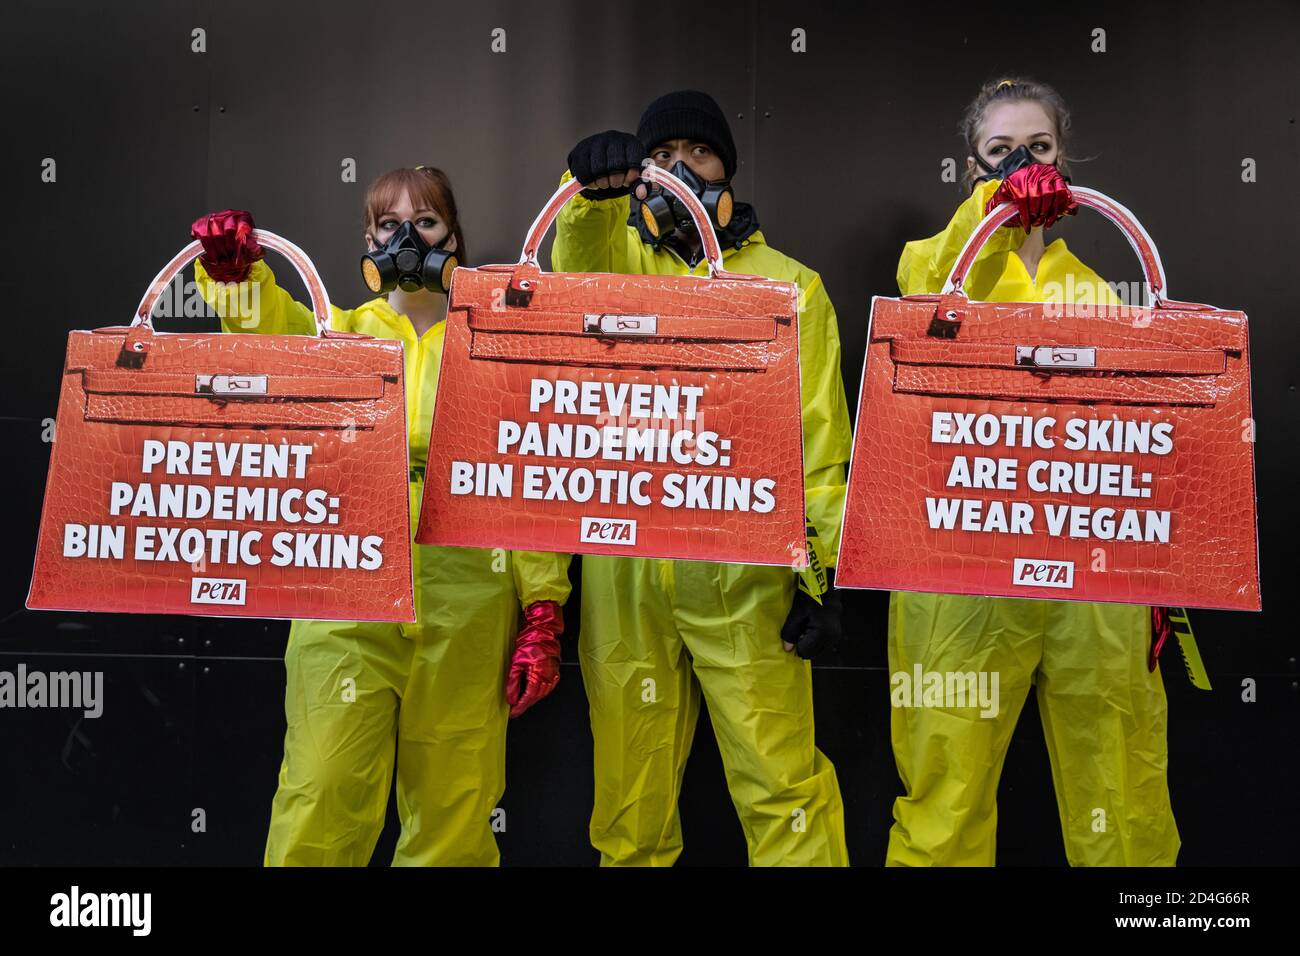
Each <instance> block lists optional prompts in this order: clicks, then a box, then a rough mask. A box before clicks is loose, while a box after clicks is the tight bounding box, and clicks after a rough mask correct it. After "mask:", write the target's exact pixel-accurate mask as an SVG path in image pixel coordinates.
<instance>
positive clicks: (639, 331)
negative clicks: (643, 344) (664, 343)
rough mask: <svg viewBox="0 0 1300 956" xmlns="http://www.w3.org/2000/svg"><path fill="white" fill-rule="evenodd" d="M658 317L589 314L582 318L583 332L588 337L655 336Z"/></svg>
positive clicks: (604, 313)
mask: <svg viewBox="0 0 1300 956" xmlns="http://www.w3.org/2000/svg"><path fill="white" fill-rule="evenodd" d="M658 328H659V317H658V316H657V315H612V314H610V313H607V312H602V313H587V314H586V315H584V316H583V317H582V331H583V332H585V333H586V334H588V335H655V334H657V330H658Z"/></svg>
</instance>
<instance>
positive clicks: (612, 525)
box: [579, 515, 636, 546]
mask: <svg viewBox="0 0 1300 956" xmlns="http://www.w3.org/2000/svg"><path fill="white" fill-rule="evenodd" d="M581 521H582V533H581V535H580V536H579V540H581V541H586V542H588V543H590V544H626V545H629V546H630V545H634V544H636V521H635V520H634V519H632V518H589V517H587V516H586V515H584V516H583V517H582V519H581Z"/></svg>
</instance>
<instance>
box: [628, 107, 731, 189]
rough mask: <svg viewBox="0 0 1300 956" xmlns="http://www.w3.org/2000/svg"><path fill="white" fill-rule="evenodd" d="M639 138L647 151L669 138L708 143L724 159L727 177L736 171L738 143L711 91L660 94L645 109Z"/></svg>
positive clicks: (637, 134)
mask: <svg viewBox="0 0 1300 956" xmlns="http://www.w3.org/2000/svg"><path fill="white" fill-rule="evenodd" d="M636 138H637V139H639V140H641V142H642V143H643V144H644V145H645V148H646V149H647V150H650V149H654V148H655V147H656V146H658V145H659V144H660V143H662V142H664V141H665V140H670V139H693V140H695V141H697V142H700V143H708V144H709V145H710V146H711V147H713V151H714V152H716V153H717V154H718V158H719V159H721V160H722V168H723V170H724V171H725V173H726V176H727V178H728V179H730V178H731V177H732V176H734V175H735V174H736V142H735V140H733V139H732V138H731V127H730V126H729V125H728V123H727V117H726V116H725V115H724V114H723V112H722V108H721V107H720V106H718V104H717V102H716V101H715V100H714V99H713V97H711V96H710V95H709V94H708V93H701V92H699V91H698V90H679V91H678V92H676V93H668V94H666V95H664V96H661V97H659V99H657V100H655V101H654V102H653V103H651V104H650V105H649V106H647V107H646V108H645V112H644V113H642V114H641V122H640V123H638V124H637V128H636Z"/></svg>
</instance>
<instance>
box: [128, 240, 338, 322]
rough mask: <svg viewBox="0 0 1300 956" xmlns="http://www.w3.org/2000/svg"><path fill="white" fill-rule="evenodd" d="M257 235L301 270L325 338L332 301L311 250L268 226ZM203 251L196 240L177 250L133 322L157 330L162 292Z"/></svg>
mask: <svg viewBox="0 0 1300 956" xmlns="http://www.w3.org/2000/svg"><path fill="white" fill-rule="evenodd" d="M253 238H254V239H256V240H257V241H258V242H259V243H260V244H261V245H263V246H265V247H266V248H267V249H273V250H275V251H276V252H278V253H280V254H281V255H282V256H284V257H285V258H286V259H288V260H289V264H290V265H292V266H293V267H294V268H295V269H297V270H298V275H299V276H301V277H302V281H303V284H305V285H306V286H307V294H308V295H309V296H311V310H312V313H313V314H314V315H315V316H316V331H317V333H318V334H320V335H321V336H322V337H323V336H324V335H325V333H326V332H327V331H329V321H330V300H329V296H328V295H327V294H326V292H325V283H324V282H323V281H321V277H320V273H319V272H317V271H316V267H315V266H314V265H312V261H311V260H310V259H308V258H307V253H305V252H303V251H302V250H301V249H299V248H298V247H297V246H295V245H294V244H293V243H292V242H290V241H289V240H288V239H285V238H284V237H283V236H277V235H276V234H275V233H273V232H267V231H266V230H265V229H254V230H253ZM201 252H203V244H202V243H200V242H199V241H198V240H197V239H196V240H194V241H193V242H191V243H190V244H189V245H188V246H186V247H185V248H184V249H182V250H181V251H180V252H178V253H176V255H175V256H173V257H172V261H171V262H169V263H167V265H165V266H163V268H162V271H161V272H159V273H158V275H156V276H155V277H154V280H153V282H151V283H150V284H149V288H148V290H147V291H146V292H145V294H144V298H143V299H141V300H140V306H139V308H137V309H136V310H135V317H134V318H133V319H132V320H131V324H132V325H146V326H148V327H149V329H150V330H152V329H153V318H152V317H151V313H152V312H153V307H154V305H155V303H157V301H158V297H159V296H160V295H162V291H163V289H165V288H167V286H168V285H170V284H171V281H172V279H174V278H176V276H177V275H178V274H179V273H180V271H181V270H182V269H184V268H185V267H186V266H187V265H189V264H190V263H191V262H193V261H194V260H195V258H197V257H198V255H199V254H200V253H201Z"/></svg>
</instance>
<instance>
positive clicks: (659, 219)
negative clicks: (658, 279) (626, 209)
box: [632, 159, 735, 242]
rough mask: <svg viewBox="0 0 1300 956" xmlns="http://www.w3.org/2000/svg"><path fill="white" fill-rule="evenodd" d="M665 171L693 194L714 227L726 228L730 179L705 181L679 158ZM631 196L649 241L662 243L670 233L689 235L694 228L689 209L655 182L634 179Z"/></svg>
mask: <svg viewBox="0 0 1300 956" xmlns="http://www.w3.org/2000/svg"><path fill="white" fill-rule="evenodd" d="M668 171H669V172H670V173H672V174H673V175H674V176H676V177H677V178H678V179H680V180H681V181H682V182H684V183H685V184H686V186H687V188H688V189H690V191H691V192H693V193H695V195H696V197H697V198H698V199H699V200H700V203H701V205H703V206H704V211H705V212H706V213H708V215H709V221H710V222H712V223H713V227H714V229H717V230H724V229H726V228H727V224H728V223H730V222H731V215H732V212H733V211H734V210H735V197H734V196H733V195H732V192H731V180H729V179H719V180H716V181H714V182H705V181H704V180H703V179H701V178H700V177H699V176H697V175H696V174H695V171H694V170H692V169H691V167H689V166H687V165H686V163H684V162H683V161H682V160H680V159H679V160H678V161H677V162H676V163H674V164H673V168H672V169H670V170H668ZM632 195H633V197H634V198H635V199H636V200H637V201H638V202H639V203H640V212H641V226H642V229H643V231H644V233H646V234H647V235H648V236H649V237H650V240H651V241H653V242H662V241H663V240H665V239H667V238H668V237H669V236H671V235H672V234H673V233H674V232H677V231H681V232H684V233H688V234H689V233H690V231H691V230H692V229H694V228H695V221H694V220H693V219H691V211H690V210H689V209H687V208H686V204H685V203H684V202H682V201H681V200H680V199H678V198H677V197H676V196H674V195H673V194H672V193H670V192H669V191H668V190H667V189H664V188H663V187H662V186H660V185H659V184H658V183H647V182H644V181H642V182H638V183H637V184H636V187H635V188H634V189H633V191H632Z"/></svg>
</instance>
